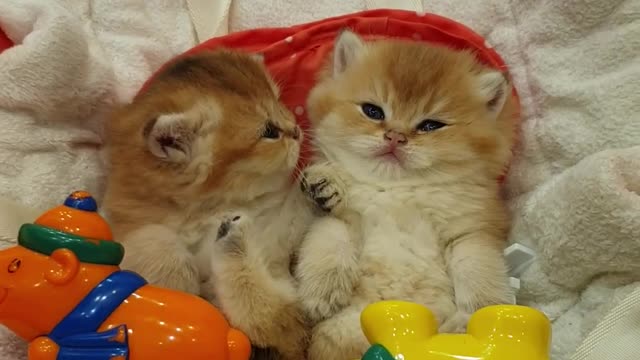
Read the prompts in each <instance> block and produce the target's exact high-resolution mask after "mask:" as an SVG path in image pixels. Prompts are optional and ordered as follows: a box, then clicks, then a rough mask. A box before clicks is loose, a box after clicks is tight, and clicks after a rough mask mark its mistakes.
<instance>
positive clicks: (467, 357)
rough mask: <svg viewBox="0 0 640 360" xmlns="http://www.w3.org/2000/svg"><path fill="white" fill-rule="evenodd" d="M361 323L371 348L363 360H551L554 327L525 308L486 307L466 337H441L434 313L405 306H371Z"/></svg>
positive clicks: (471, 323) (387, 303)
mask: <svg viewBox="0 0 640 360" xmlns="http://www.w3.org/2000/svg"><path fill="white" fill-rule="evenodd" d="M360 320H361V324H362V329H363V331H364V334H365V336H366V337H367V339H368V340H369V343H371V344H372V347H371V348H370V349H369V350H368V351H367V352H366V353H365V354H364V356H363V357H362V360H395V359H403V360H454V359H455V360H462V359H464V360H513V359H518V360H549V341H550V334H551V325H550V322H549V320H548V319H547V317H546V316H544V314H542V313H541V312H539V311H537V310H535V309H532V308H528V307H524V306H517V305H496V306H488V307H485V308H482V309H480V310H478V311H477V312H476V313H475V314H473V315H472V316H471V319H470V320H469V324H468V326H467V333H466V334H438V333H437V328H438V324H437V322H436V319H435V317H434V316H433V314H432V313H431V311H429V309H427V308H426V307H424V306H422V305H419V304H414V303H409V302H403V301H382V302H378V303H374V304H371V305H369V306H368V307H367V308H366V309H365V310H364V311H363V312H362V315H361V318H360Z"/></svg>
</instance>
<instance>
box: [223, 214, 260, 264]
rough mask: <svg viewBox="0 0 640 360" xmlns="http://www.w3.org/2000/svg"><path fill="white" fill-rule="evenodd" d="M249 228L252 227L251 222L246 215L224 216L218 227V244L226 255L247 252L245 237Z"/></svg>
mask: <svg viewBox="0 0 640 360" xmlns="http://www.w3.org/2000/svg"><path fill="white" fill-rule="evenodd" d="M249 226H251V221H250V220H249V217H248V216H247V215H245V214H242V213H230V214H228V215H223V216H222V220H221V222H220V226H219V227H218V233H217V237H216V244H217V245H218V246H219V247H220V248H221V249H222V251H223V252H224V253H226V254H236V255H241V254H244V253H245V251H246V242H245V236H246V233H247V230H248V228H249Z"/></svg>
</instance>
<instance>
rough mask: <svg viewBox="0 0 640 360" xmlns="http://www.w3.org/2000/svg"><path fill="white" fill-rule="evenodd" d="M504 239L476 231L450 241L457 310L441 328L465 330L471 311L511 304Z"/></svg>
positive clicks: (452, 330)
mask: <svg viewBox="0 0 640 360" xmlns="http://www.w3.org/2000/svg"><path fill="white" fill-rule="evenodd" d="M501 243H502V240H500V239H496V238H495V236H492V235H491V234H488V233H482V232H481V233H472V234H469V235H466V236H464V237H462V238H460V239H458V240H456V241H455V242H453V243H452V244H451V245H450V249H449V251H450V253H449V254H448V257H447V260H448V270H449V274H450V276H451V278H452V280H453V287H454V292H455V302H456V306H457V309H458V310H457V312H456V313H455V314H453V315H452V316H450V317H449V318H448V319H446V320H445V322H444V324H442V326H441V328H440V331H442V332H464V331H465V330H466V326H467V321H468V320H469V317H470V316H471V314H473V313H474V312H475V311H477V310H478V309H480V308H482V307H485V306H488V305H496V304H509V303H510V302H511V299H512V296H513V289H512V288H511V286H509V278H508V271H507V266H506V263H505V260H504V257H503V249H502V246H501Z"/></svg>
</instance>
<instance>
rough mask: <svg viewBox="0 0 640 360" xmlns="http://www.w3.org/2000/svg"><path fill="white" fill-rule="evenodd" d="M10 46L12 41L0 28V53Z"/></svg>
mask: <svg viewBox="0 0 640 360" xmlns="http://www.w3.org/2000/svg"><path fill="white" fill-rule="evenodd" d="M12 46H13V42H12V41H11V40H10V39H9V38H8V37H7V35H6V34H5V33H4V32H3V31H2V29H0V54H1V53H2V52H3V51H5V50H6V49H8V48H10V47H12Z"/></svg>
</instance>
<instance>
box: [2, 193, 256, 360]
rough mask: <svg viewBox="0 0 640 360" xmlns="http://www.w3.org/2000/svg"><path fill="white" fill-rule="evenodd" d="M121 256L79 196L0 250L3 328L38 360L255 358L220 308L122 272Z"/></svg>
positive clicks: (84, 196)
mask: <svg viewBox="0 0 640 360" xmlns="http://www.w3.org/2000/svg"><path fill="white" fill-rule="evenodd" d="M123 256H124V248H123V247H122V245H120V244H119V243H117V242H115V241H114V239H113V236H112V233H111V229H110V227H109V225H108V224H107V222H106V221H105V220H104V219H103V218H102V217H101V216H100V215H99V214H98V213H97V204H96V201H95V200H94V199H93V197H91V195H90V194H89V193H87V192H83V191H78V192H74V193H72V194H71V195H69V197H68V198H67V199H66V200H65V202H64V204H63V205H61V206H58V207H55V208H53V209H51V210H49V211H47V212H46V213H45V214H43V215H42V216H40V217H39V218H38V219H37V220H36V221H35V222H34V223H33V224H24V225H23V226H22V227H21V228H20V231H19V234H18V245H16V246H14V247H11V248H8V249H5V250H2V251H0V324H3V325H5V326H6V327H8V328H9V329H11V330H12V331H13V332H15V333H16V334H17V335H19V336H20V337H22V338H23V339H25V340H26V341H28V342H29V359H31V360H45V359H51V360H53V359H55V360H71V359H83V360H127V359H131V360H137V359H158V360H164V359H167V360H168V359H194V360H199V359H202V360H204V359H229V360H246V359H248V358H249V355H250V344H249V341H248V339H247V337H246V336H245V335H244V334H242V333H241V332H239V331H238V330H235V329H233V328H231V327H230V326H229V323H228V322H227V321H226V320H225V319H224V317H223V315H222V314H221V313H220V312H219V311H218V310H217V309H216V308H214V307H213V306H212V305H210V304H209V303H208V302H206V301H205V300H202V299H200V298H199V297H197V296H193V295H190V294H186V293H181V292H178V291H173V290H169V289H163V288H158V287H154V286H151V285H148V284H147V283H146V281H145V280H144V279H143V278H141V277H140V276H139V275H137V274H135V273H132V272H129V271H123V270H120V268H119V267H118V265H119V264H120V261H121V260H122V258H123Z"/></svg>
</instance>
